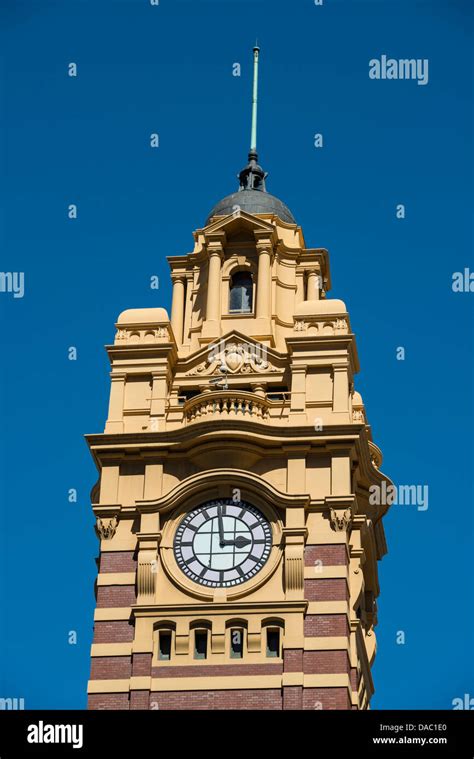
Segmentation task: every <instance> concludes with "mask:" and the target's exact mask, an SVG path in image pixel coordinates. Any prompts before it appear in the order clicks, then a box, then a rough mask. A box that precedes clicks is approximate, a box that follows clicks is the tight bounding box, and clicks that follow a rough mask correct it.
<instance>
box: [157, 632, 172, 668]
mask: <svg viewBox="0 0 474 759" xmlns="http://www.w3.org/2000/svg"><path fill="white" fill-rule="evenodd" d="M158 658H159V659H160V660H161V661H169V660H170V659H171V632H170V631H169V630H162V631H161V632H160V634H159V637H158Z"/></svg>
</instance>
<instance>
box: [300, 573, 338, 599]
mask: <svg viewBox="0 0 474 759" xmlns="http://www.w3.org/2000/svg"><path fill="white" fill-rule="evenodd" d="M304 597H305V598H306V599H307V600H308V601H347V600H348V598H349V589H348V587H347V580H346V579H345V578H344V577H336V578H327V579H322V578H321V579H319V580H305V581H304Z"/></svg>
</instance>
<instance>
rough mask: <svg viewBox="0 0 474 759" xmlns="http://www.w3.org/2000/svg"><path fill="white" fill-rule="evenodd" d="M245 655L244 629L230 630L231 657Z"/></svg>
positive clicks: (237, 657)
mask: <svg viewBox="0 0 474 759" xmlns="http://www.w3.org/2000/svg"><path fill="white" fill-rule="evenodd" d="M243 655H244V631H243V630H239V629H238V628H236V629H233V630H231V631H230V658H231V659H241V658H242V656H243Z"/></svg>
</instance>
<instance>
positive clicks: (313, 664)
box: [303, 651, 350, 675]
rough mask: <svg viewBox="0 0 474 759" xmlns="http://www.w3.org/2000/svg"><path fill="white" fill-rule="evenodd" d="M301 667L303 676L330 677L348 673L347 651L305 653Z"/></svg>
mask: <svg viewBox="0 0 474 759" xmlns="http://www.w3.org/2000/svg"><path fill="white" fill-rule="evenodd" d="M303 666H304V673H305V675H320V674H321V675H326V674H327V675H332V674H338V673H341V672H347V673H349V670H350V661H349V656H348V654H347V651H305V652H304V657H303Z"/></svg>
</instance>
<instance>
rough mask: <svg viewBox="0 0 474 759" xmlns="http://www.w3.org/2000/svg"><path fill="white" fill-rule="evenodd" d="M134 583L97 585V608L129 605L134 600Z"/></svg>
mask: <svg viewBox="0 0 474 759" xmlns="http://www.w3.org/2000/svg"><path fill="white" fill-rule="evenodd" d="M136 600H137V599H136V595H135V586H134V585H99V587H98V588H97V608H111V607H114V606H115V607H120V606H130V605H131V604H134V603H135V602H136Z"/></svg>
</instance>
